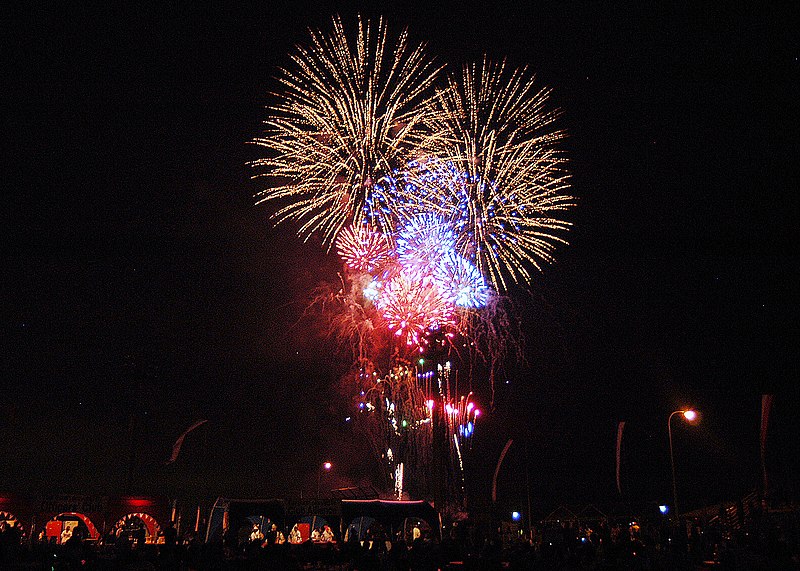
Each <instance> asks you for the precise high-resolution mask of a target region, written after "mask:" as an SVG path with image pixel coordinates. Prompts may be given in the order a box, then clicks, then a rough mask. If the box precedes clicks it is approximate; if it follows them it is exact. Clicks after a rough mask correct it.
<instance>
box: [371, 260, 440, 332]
mask: <svg viewBox="0 0 800 571" xmlns="http://www.w3.org/2000/svg"><path fill="white" fill-rule="evenodd" d="M378 309H379V310H380V312H381V314H382V315H383V317H384V319H386V321H387V323H388V326H389V329H390V330H392V331H394V334H395V335H396V336H398V337H405V340H406V344H408V345H419V343H420V338H421V337H422V336H423V335H424V334H425V333H426V332H427V331H429V330H431V329H441V328H444V327H448V326H454V325H455V312H454V306H453V300H451V299H449V298H448V297H447V296H446V294H445V293H444V292H443V291H442V290H441V289H440V288H439V286H438V285H437V283H436V281H435V280H434V279H433V277H431V276H424V275H419V274H418V273H415V272H408V271H403V272H401V273H400V274H398V275H396V276H395V277H393V278H392V279H391V280H390V281H389V282H388V283H387V284H386V287H385V288H384V290H383V292H382V293H381V295H380V298H379V300H378Z"/></svg>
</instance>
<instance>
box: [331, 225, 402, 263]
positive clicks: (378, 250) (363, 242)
mask: <svg viewBox="0 0 800 571" xmlns="http://www.w3.org/2000/svg"><path fill="white" fill-rule="evenodd" d="M336 252H337V253H338V254H339V257H340V258H342V260H344V263H345V264H347V267H349V268H350V269H352V270H355V271H357V272H367V273H373V272H375V271H377V270H378V269H379V268H381V267H382V266H383V265H385V264H386V263H387V262H388V261H389V259H390V257H391V256H390V253H389V240H388V238H387V237H386V235H384V234H379V233H378V232H372V231H371V230H369V229H368V228H365V227H364V226H350V227H348V228H345V229H344V230H342V231H341V232H340V233H339V237H338V238H337V239H336Z"/></svg>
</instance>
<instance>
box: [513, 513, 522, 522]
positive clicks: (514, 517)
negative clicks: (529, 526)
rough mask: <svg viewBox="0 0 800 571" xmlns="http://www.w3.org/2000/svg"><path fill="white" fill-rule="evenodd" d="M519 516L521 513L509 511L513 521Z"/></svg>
mask: <svg viewBox="0 0 800 571" xmlns="http://www.w3.org/2000/svg"><path fill="white" fill-rule="evenodd" d="M521 517H522V514H521V513H519V512H511V519H513V520H514V521H519V520H520V518H521Z"/></svg>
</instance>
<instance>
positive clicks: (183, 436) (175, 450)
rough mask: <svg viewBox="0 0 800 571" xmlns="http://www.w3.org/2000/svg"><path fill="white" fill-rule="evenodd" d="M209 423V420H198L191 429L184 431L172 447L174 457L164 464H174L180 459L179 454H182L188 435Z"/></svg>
mask: <svg viewBox="0 0 800 571" xmlns="http://www.w3.org/2000/svg"><path fill="white" fill-rule="evenodd" d="M206 422H208V421H207V420H198V421H197V422H195V423H194V424H193V425H191V426H190V427H189V428H187V429H186V430H184V431H183V434H181V435H180V436H178V439H177V440H176V441H175V444H173V445H172V455H171V456H170V457H169V460H167V461H166V462H164V464H165V465H166V464H172V463H173V462H174V461H175V460H177V459H178V454H180V452H181V446H183V441H184V440H185V439H186V435H187V434H189V433H190V432H191V431H192V430H194V429H195V428H197V427H198V426H201V425H202V424H204V423H206Z"/></svg>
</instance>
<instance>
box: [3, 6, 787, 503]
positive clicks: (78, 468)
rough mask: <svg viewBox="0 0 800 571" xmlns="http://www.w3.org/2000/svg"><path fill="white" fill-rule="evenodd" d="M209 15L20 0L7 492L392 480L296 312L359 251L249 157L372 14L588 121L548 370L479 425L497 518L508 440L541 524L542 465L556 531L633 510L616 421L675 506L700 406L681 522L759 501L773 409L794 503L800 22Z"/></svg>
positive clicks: (11, 147) (744, 15) (514, 381)
mask: <svg viewBox="0 0 800 571" xmlns="http://www.w3.org/2000/svg"><path fill="white" fill-rule="evenodd" d="M78 4H80V3H78ZM200 4H201V5H202V6H201V7H198V6H196V3H194V2H175V1H173V2H162V3H153V6H150V7H138V6H135V3H115V2H110V3H104V4H102V5H100V6H98V7H93V8H90V7H86V6H82V5H68V6H66V7H60V8H57V7H53V6H45V5H44V4H39V6H40V7H39V8H31V7H26V8H21V7H18V8H16V9H11V8H6V9H4V12H5V13H4V14H3V18H2V22H3V23H2V26H3V28H4V29H3V37H4V38H6V44H7V45H6V48H4V49H3V50H2V52H3V55H2V56H0V57H2V59H3V60H5V61H4V64H5V65H4V66H3V67H4V68H5V71H4V74H3V75H4V81H3V83H4V87H3V88H2V95H1V96H0V97H2V106H0V113H2V126H3V137H2V140H3V147H4V149H3V157H4V159H5V161H4V162H5V163H6V166H5V168H4V169H3V171H4V176H3V179H4V184H3V187H4V197H5V200H4V207H3V208H2V210H0V212H2V231H3V236H4V239H3V240H2V244H1V245H0V248H2V268H3V272H2V275H3V277H2V282H1V284H2V285H1V286H0V287H1V288H2V289H0V293H1V294H2V302H3V303H2V306H3V310H2V322H0V324H1V326H2V336H1V339H0V363H1V368H0V383H2V385H0V389H1V390H0V430H1V431H2V435H3V437H2V438H0V458H2V459H3V461H2V466H0V490H5V491H9V492H19V493H36V492H47V493H52V492H74V493H94V494H99V493H104V494H105V493H115V492H123V491H126V489H128V470H129V466H131V465H133V466H135V469H134V473H133V480H134V484H133V486H132V491H137V492H149V493H159V492H163V493H168V494H173V495H180V494H195V495H207V496H216V495H253V496H262V497H263V496H268V497H283V496H285V495H290V494H298V493H300V492H301V491H302V492H303V493H311V492H312V491H313V490H314V487H315V485H316V474H317V472H316V470H317V466H318V465H319V463H320V462H321V461H322V460H325V459H330V460H331V461H332V462H333V463H334V470H332V472H331V473H330V474H326V476H325V477H326V479H328V480H329V481H328V482H326V483H325V484H324V487H339V486H348V485H366V484H369V482H370V478H371V477H373V476H374V474H372V472H371V465H370V462H369V458H367V457H366V456H365V455H364V454H365V449H364V446H363V444H362V443H361V442H360V439H359V438H357V437H356V435H355V433H354V432H353V429H352V427H351V426H350V425H349V424H347V423H345V422H344V418H345V417H346V416H348V415H349V412H350V411H349V410H348V409H347V408H346V405H347V403H348V402H349V401H348V398H349V395H347V394H343V392H342V391H341V390H340V389H339V388H338V387H339V383H338V380H337V379H338V378H339V376H340V375H341V374H342V373H344V372H345V371H346V369H347V367H348V365H349V360H348V355H346V354H343V353H342V352H341V351H338V350H337V349H336V346H335V345H334V344H333V343H332V342H331V341H329V340H326V339H324V338H322V337H320V335H319V334H318V332H317V331H316V330H315V329H314V328H313V327H311V326H310V323H309V322H307V321H303V320H302V319H301V316H302V314H303V309H304V307H305V305H306V303H307V300H308V298H309V295H310V293H311V290H312V289H313V288H314V287H315V286H316V285H317V284H318V283H319V282H320V281H330V282H332V281H335V280H336V279H337V278H336V272H337V270H338V269H339V268H338V262H337V261H336V260H335V259H334V257H333V256H326V255H325V253H324V251H323V248H322V247H321V245H320V244H319V243H318V242H315V241H314V240H310V241H309V242H308V243H306V244H303V243H302V242H301V240H300V239H298V238H297V237H296V236H295V233H294V227H292V226H291V225H286V226H281V227H278V228H274V227H273V226H272V224H271V222H270V221H269V215H270V213H271V210H270V209H269V207H264V206H255V205H254V202H255V200H254V198H253V195H254V194H255V193H256V192H257V191H258V190H260V188H261V187H260V186H259V182H258V181H253V180H251V178H250V177H251V175H253V174H255V173H254V172H253V171H252V169H251V168H250V167H248V166H247V165H246V163H247V162H248V161H250V160H253V159H255V158H257V157H259V148H258V147H255V146H253V145H249V144H247V143H248V141H250V140H251V139H252V138H253V137H256V136H258V135H259V133H260V130H261V121H262V120H263V119H264V118H265V116H266V111H265V107H266V106H268V105H269V104H270V102H271V100H270V96H269V91H270V89H273V88H275V81H274V79H273V78H274V75H275V73H276V67H277V66H279V65H281V64H284V63H286V62H287V60H288V58H287V54H288V53H289V52H290V51H291V50H292V47H293V45H294V44H296V43H303V42H304V41H305V39H306V37H307V36H306V28H308V27H309V26H312V27H323V28H325V29H327V25H328V22H329V21H330V17H331V16H332V15H333V14H336V13H339V14H341V15H342V16H343V17H344V19H345V21H346V22H349V24H352V23H353V22H354V21H355V15H356V14H357V13H358V12H361V13H363V14H365V15H367V16H371V17H375V16H378V15H385V16H386V17H387V18H388V23H389V25H390V28H391V29H393V30H398V29H400V28H401V27H402V26H408V27H409V29H410V32H411V36H412V38H413V39H414V40H416V41H427V42H428V51H429V53H431V54H433V55H435V56H436V57H437V58H438V59H439V60H441V61H447V62H451V63H452V64H459V63H461V62H463V61H471V60H474V59H477V58H480V57H481V56H482V54H484V53H488V54H489V55H490V56H491V57H494V58H501V57H504V56H505V57H507V58H508V61H509V62H510V63H511V64H513V65H515V66H522V65H529V66H530V67H531V69H532V70H534V71H535V72H536V73H537V78H538V81H539V83H540V85H547V86H550V87H551V88H552V89H553V93H552V96H551V101H552V102H553V104H554V105H556V106H558V107H559V108H561V110H562V112H563V115H562V118H561V120H560V125H561V126H562V127H564V128H566V129H567V130H568V132H569V138H568V140H567V141H566V142H565V144H564V147H565V148H566V150H567V152H568V154H569V158H570V169H571V172H572V173H573V178H572V192H573V194H574V195H575V196H576V197H577V198H578V206H577V208H575V209H574V210H573V211H572V212H571V213H570V214H569V218H570V220H571V221H572V222H573V223H574V231H572V232H571V233H570V236H569V239H570V245H569V246H568V247H563V248H561V249H560V250H559V251H558V252H557V254H556V256H557V259H558V262H557V263H556V264H555V265H552V266H547V267H545V268H544V271H543V272H542V273H541V274H539V275H536V279H535V283H534V284H533V286H532V287H531V289H530V291H528V292H523V291H518V292H515V294H514V299H515V302H516V307H517V309H518V311H519V313H520V316H521V317H522V319H523V323H524V329H525V334H526V346H527V351H526V358H527V364H525V365H519V366H515V367H512V368H510V370H509V374H508V375H507V377H506V378H505V379H502V380H500V381H499V382H498V385H497V393H496V400H495V409H494V411H492V412H491V413H490V414H488V415H486V418H485V419H482V421H483V424H482V426H479V429H478V431H477V434H476V437H475V442H474V450H473V456H472V459H471V460H470V461H469V463H468V469H469V470H468V477H469V478H471V479H470V491H471V494H472V495H473V497H474V502H475V503H476V504H480V503H481V502H485V498H486V497H487V495H488V480H489V478H490V477H491V471H492V469H493V467H494V462H495V461H496V459H497V457H498V455H499V453H500V450H501V449H502V447H503V445H504V444H505V442H506V440H508V439H509V438H514V439H515V444H514V446H512V448H511V451H510V452H509V456H508V458H507V460H506V464H505V465H504V467H503V471H502V472H501V478H500V482H499V490H498V492H499V496H500V500H501V502H503V504H504V505H508V506H512V505H514V506H516V505H522V504H518V503H515V502H520V501H523V499H524V498H525V492H526V490H525V467H526V464H527V467H528V469H529V477H530V491H531V501H532V507H533V510H534V512H535V513H538V514H539V515H546V513H547V512H549V511H550V510H552V509H553V508H555V507H556V506H557V505H558V504H559V503H562V502H566V503H571V504H584V503H589V502H593V503H599V504H601V505H610V504H612V503H614V502H616V501H618V500H620V496H619V494H618V493H617V490H616V483H615V479H614V444H615V436H616V427H617V423H618V422H619V421H621V420H624V421H626V422H627V425H626V432H625V441H624V445H623V474H622V486H623V492H624V495H623V497H622V499H623V500H625V501H630V502H637V503H638V502H649V501H662V502H663V501H668V499H669V495H670V479H669V452H668V442H667V427H666V420H667V417H668V415H669V413H670V412H671V411H673V410H675V409H677V408H681V407H683V406H686V405H692V406H696V407H698V408H699V410H701V411H702V422H701V423H700V424H699V425H697V426H694V427H687V426H685V425H683V424H682V423H680V422H676V423H675V424H674V445H675V459H676V469H677V473H678V482H679V496H680V499H682V500H683V501H682V504H684V505H686V506H687V507H698V506H701V505H704V504H706V503H710V502H715V501H721V500H724V499H734V498H738V497H741V496H742V495H744V494H745V493H747V492H749V491H751V490H752V489H754V488H756V487H757V486H758V485H759V482H760V465H759V423H760V412H761V410H760V407H761V394H762V393H775V395H776V397H775V407H774V409H773V415H772V424H771V426H770V438H769V449H768V452H769V454H768V463H769V467H770V470H771V475H772V476H773V480H774V482H775V483H776V485H779V486H781V487H782V489H783V490H784V492H785V493H790V494H794V497H795V498H796V497H797V495H798V489H797V486H798V460H797V457H798V456H797V454H796V449H797V446H796V444H795V442H794V441H795V439H796V434H797V433H800V423H799V422H798V420H797V411H798V405H799V404H800V396H799V395H800V390H798V388H797V378H798V367H797V365H798V358H797V355H798V347H800V334H799V333H800V331H799V330H798V313H800V312H798V309H797V297H796V295H795V290H797V289H798V281H799V280H798V277H800V276H798V253H799V252H798V231H797V226H798V199H797V192H798V184H797V157H798V156H800V145H799V144H798V140H799V138H798V129H797V127H798V122H797V118H798V113H797V101H798V100H800V92H799V90H798V75H799V72H800V63H798V56H800V46H799V45H798V37H797V33H796V30H797V24H798V22H797V20H796V19H793V18H792V17H791V15H790V13H789V9H788V7H787V9H786V11H785V12H781V11H780V10H779V9H777V8H774V7H766V6H759V7H756V6H753V7H749V8H748V7H737V8H721V7H718V6H716V4H718V3H713V2H698V3H689V4H691V5H692V6H691V7H671V6H667V5H665V4H670V3H652V4H651V3H644V4H639V3H637V5H636V6H635V7H632V6H627V7H624V8H623V7H615V6H617V5H618V3H608V4H604V3H600V2H591V3H589V2H587V3H578V2H557V3H550V4H549V5H548V6H540V7H535V6H528V7H525V8H523V6H527V5H528V3H523V2H498V3H496V4H495V3H492V2H476V1H474V0H463V1H458V2H418V1H416V0H414V1H411V2H381V3H377V4H374V5H373V4H370V5H367V6H360V5H359V4H360V3H358V2H340V3H337V2H326V1H312V2H305V1H297V2H291V3H287V4H285V5H283V4H277V3H272V2H261V3H252V4H249V3H242V2H231V3H223V2H211V3H206V2H203V3H200ZM226 4H230V6H227V5H226ZM753 4H756V3H753ZM155 6H157V7H155ZM506 380H507V381H508V383H506V382H505V381H506ZM475 384H476V386H477V387H478V391H477V392H478V398H479V399H483V400H484V401H485V402H487V403H488V398H489V397H488V391H486V383H485V382H483V381H481V380H476V381H475ZM487 406H488V404H487ZM198 419H208V421H209V422H208V423H207V424H206V425H204V426H202V427H200V428H198V429H197V430H196V431H195V432H194V433H192V434H191V435H190V436H189V437H188V438H187V439H186V442H185V445H184V448H183V450H182V451H181V455H180V456H179V459H178V461H176V462H175V463H174V464H171V465H169V466H164V465H163V464H164V461H165V460H166V459H167V458H168V457H169V453H170V448H171V445H172V442H174V440H175V438H177V436H178V435H179V434H180V433H181V432H182V431H183V430H184V429H185V428H187V427H188V426H189V425H190V424H192V423H193V422H194V421H196V420H198ZM131 438H133V440H134V442H135V443H136V446H135V455H134V457H133V458H131V456H130V450H131V446H130V441H131ZM792 486H794V487H793V488H792ZM792 489H793V490H794V491H793V492H792V491H791V490H792ZM786 490H789V491H788V492H786Z"/></svg>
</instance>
